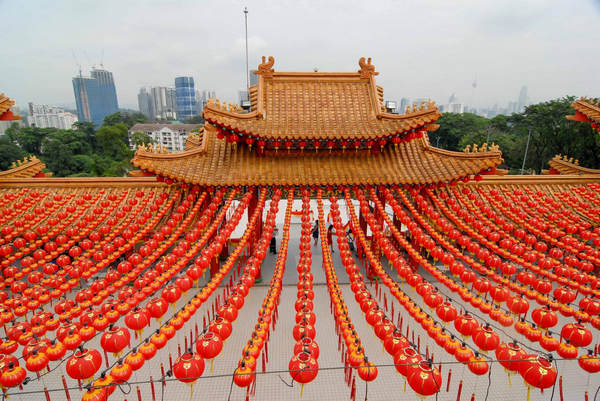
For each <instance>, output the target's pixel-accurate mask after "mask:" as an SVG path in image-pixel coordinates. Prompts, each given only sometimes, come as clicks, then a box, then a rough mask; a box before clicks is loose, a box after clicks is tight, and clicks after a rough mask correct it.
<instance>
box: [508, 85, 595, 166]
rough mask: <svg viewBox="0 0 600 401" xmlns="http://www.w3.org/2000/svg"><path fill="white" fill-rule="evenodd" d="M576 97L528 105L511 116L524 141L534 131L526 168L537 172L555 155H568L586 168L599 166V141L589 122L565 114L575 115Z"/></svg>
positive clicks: (518, 134)
mask: <svg viewBox="0 0 600 401" xmlns="http://www.w3.org/2000/svg"><path fill="white" fill-rule="evenodd" d="M574 99H575V98H574V97H573V96H568V97H563V98H561V99H555V100H550V101H548V102H543V103H538V104H534V105H531V106H527V107H526V108H525V111H524V112H523V113H521V114H514V115H512V116H511V117H510V121H511V123H512V124H513V133H514V134H515V135H517V136H519V137H520V138H521V139H520V140H521V142H522V143H523V145H524V146H523V152H522V154H524V152H525V144H526V142H527V137H528V135H529V132H530V131H531V139H530V143H529V150H528V153H527V163H526V166H525V167H526V168H527V169H533V170H535V171H537V172H540V170H542V169H545V168H547V167H548V164H547V163H548V161H549V160H550V159H551V158H552V157H554V156H555V155H556V154H559V153H560V154H563V155H564V154H566V155H568V156H569V157H573V158H575V159H578V160H579V161H580V164H581V165H583V166H586V167H591V168H598V167H600V140H599V138H598V136H597V134H595V133H594V131H593V130H592V128H591V127H590V124H584V123H580V122H577V121H570V120H567V119H566V118H565V116H566V115H569V114H573V108H572V107H571V103H572V102H573V100H574Z"/></svg>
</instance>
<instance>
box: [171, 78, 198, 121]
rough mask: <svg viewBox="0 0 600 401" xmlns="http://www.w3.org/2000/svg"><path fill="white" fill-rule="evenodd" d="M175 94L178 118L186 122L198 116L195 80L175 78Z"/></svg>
mask: <svg viewBox="0 0 600 401" xmlns="http://www.w3.org/2000/svg"><path fill="white" fill-rule="evenodd" d="M175 94H176V98H177V116H178V118H179V120H182V121H185V120H187V119H188V118H190V117H193V116H195V115H197V114H198V110H197V108H196V91H195V90H194V78H192V77H177V78H175Z"/></svg>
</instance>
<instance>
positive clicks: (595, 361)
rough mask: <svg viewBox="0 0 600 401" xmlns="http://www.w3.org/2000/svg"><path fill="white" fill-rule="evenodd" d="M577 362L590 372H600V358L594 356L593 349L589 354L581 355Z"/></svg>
mask: <svg viewBox="0 0 600 401" xmlns="http://www.w3.org/2000/svg"><path fill="white" fill-rule="evenodd" d="M577 362H578V363H579V366H581V369H583V370H585V371H586V372H588V373H598V372H600V358H598V357H597V356H594V355H593V352H592V351H589V352H588V354H587V355H582V356H580V357H579V359H578V361H577Z"/></svg>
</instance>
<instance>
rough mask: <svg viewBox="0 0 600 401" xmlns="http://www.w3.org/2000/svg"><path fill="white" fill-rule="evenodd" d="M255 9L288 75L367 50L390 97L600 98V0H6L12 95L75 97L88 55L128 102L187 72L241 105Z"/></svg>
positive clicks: (266, 43) (262, 37)
mask: <svg viewBox="0 0 600 401" xmlns="http://www.w3.org/2000/svg"><path fill="white" fill-rule="evenodd" d="M244 6H247V7H248V10H249V21H248V35H249V42H250V46H249V47H250V67H251V68H256V65H257V64H258V62H259V60H260V56H262V55H266V56H269V55H271V56H274V57H275V67H274V68H275V69H276V70H283V71H311V70H312V69H313V68H318V69H319V70H320V71H356V70H357V69H358V59H359V57H361V56H366V57H372V58H373V64H375V67H376V69H377V71H379V73H380V75H379V76H378V78H377V82H378V84H379V85H382V86H383V87H384V89H385V98H386V100H400V98H402V97H408V98H411V99H414V98H420V97H430V98H432V99H434V100H436V101H438V102H440V103H444V102H447V101H448V98H449V97H450V95H451V94H452V93H455V94H456V96H457V97H458V99H459V100H460V101H462V102H465V103H467V104H475V105H477V106H492V105H494V104H495V103H497V104H498V105H499V106H501V107H505V106H506V104H507V102H509V101H514V100H516V99H517V98H518V95H519V90H520V88H521V86H523V85H527V87H528V92H529V97H530V100H531V101H532V102H538V101H543V100H548V99H552V98H557V97H561V96H564V95H568V94H572V95H576V96H583V95H588V96H600V51H599V50H600V28H599V26H600V25H599V21H600V0H510V1H509V0H494V1H491V0H490V1H487V0H452V1H449V0H420V1H417V0H415V1H400V0H398V1H393V0H385V1H383V0H382V1H364V0H362V1H354V0H344V1H325V0H320V1H302V0H294V1H287V0H252V1H234V0H218V1H207V0H189V1H183V0H101V1H96V0H94V1H88V0H73V1H65V0H54V1H45V0H44V1H36V0H27V1H17V0H0V22H1V25H2V46H1V47H0V60H2V61H1V70H0V71H1V72H2V74H1V76H0V92H4V93H5V94H6V95H8V96H9V97H12V98H15V99H16V100H17V102H18V104H19V105H20V106H21V107H24V106H26V104H27V102H29V101H33V102H34V103H42V104H74V96H73V87H72V83H71V78H72V77H73V76H74V75H75V74H76V73H77V71H78V67H77V63H80V64H81V66H82V68H83V72H84V74H86V73H87V74H89V69H90V67H91V65H94V64H95V65H99V64H100V62H101V61H102V62H103V63H104V67H105V68H106V69H108V70H110V71H112V72H113V74H114V78H115V83H116V86H117V96H118V99H119V105H120V106H121V107H134V108H136V109H137V93H138V91H139V88H140V87H142V86H148V85H153V86H158V85H165V86H174V77H176V76H180V75H191V76H193V77H194V79H195V81H196V87H197V89H212V90H215V91H216V93H217V97H219V98H222V99H226V100H229V101H236V100H237V91H238V90H239V89H242V88H244V87H245V85H246V81H245V75H244V71H245V60H244V18H243V13H242V10H243V8H244ZM102 55H103V56H102ZM474 80H476V81H477V87H476V88H475V89H473V87H472V84H473V82H474Z"/></svg>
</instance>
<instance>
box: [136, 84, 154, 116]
mask: <svg viewBox="0 0 600 401" xmlns="http://www.w3.org/2000/svg"><path fill="white" fill-rule="evenodd" d="M153 107H154V105H153V103H152V94H151V93H149V92H148V91H147V90H146V88H141V89H140V93H138V108H139V109H140V113H142V114H144V115H145V116H146V117H148V118H150V119H153V118H154V110H152V109H153Z"/></svg>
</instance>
